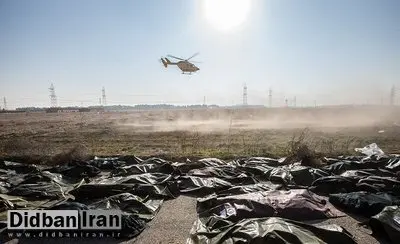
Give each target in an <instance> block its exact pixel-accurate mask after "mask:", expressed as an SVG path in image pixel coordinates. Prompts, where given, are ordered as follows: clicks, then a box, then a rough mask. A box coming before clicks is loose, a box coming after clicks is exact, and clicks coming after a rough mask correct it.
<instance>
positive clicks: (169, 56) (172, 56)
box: [167, 55, 184, 61]
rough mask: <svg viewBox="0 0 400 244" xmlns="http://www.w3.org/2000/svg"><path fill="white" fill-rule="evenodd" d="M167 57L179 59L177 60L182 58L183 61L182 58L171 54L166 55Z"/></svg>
mask: <svg viewBox="0 0 400 244" xmlns="http://www.w3.org/2000/svg"><path fill="white" fill-rule="evenodd" d="M167 56H168V57H170V58H175V59H179V60H182V61H184V59H183V58H178V57H175V56H172V55H167Z"/></svg>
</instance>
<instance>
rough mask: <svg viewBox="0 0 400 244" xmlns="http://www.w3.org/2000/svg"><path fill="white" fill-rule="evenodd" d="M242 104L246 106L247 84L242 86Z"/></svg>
mask: <svg viewBox="0 0 400 244" xmlns="http://www.w3.org/2000/svg"><path fill="white" fill-rule="evenodd" d="M243 106H247V85H246V84H244V87H243Z"/></svg>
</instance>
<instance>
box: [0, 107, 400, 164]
mask: <svg viewBox="0 0 400 244" xmlns="http://www.w3.org/2000/svg"><path fill="white" fill-rule="evenodd" d="M397 121H399V122H398V123H397ZM399 125H400V109H398V108H387V107H386V108H384V107H355V108H352V107H344V108H340V107H339V108H308V109H302V108H296V109H295V108H280V109H236V110H228V109H203V110H186V111H178V110H176V111H172V110H170V111H138V112H105V113H94V112H93V113H90V112H89V113H59V114H57V113H22V114H0V157H24V156H27V157H31V158H35V157H37V158H40V157H42V156H54V155H57V154H60V153H66V152H70V151H71V149H76V150H74V153H75V154H79V155H119V154H134V155H137V156H163V157H171V158H184V157H191V158H196V157H219V158H234V157H238V156H250V155H251V156H272V155H273V156H286V154H287V153H288V152H287V149H288V143H289V142H290V141H292V140H294V139H295V138H296V137H299V136H300V135H302V136H303V137H302V140H303V141H304V143H306V144H307V145H308V146H309V147H310V148H311V149H313V150H314V151H316V152H319V153H322V154H326V155H336V154H354V153H355V152H354V148H355V147H363V146H365V145H367V144H369V143H372V142H376V143H377V144H378V145H379V147H381V148H382V149H383V150H384V152H387V153H398V152H400V143H398V142H399V141H400V139H399V138H400V137H399V135H400V126H399ZM306 128H308V129H307V132H306V133H305V129H306Z"/></svg>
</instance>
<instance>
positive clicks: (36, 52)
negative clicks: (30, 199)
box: [0, 0, 400, 108]
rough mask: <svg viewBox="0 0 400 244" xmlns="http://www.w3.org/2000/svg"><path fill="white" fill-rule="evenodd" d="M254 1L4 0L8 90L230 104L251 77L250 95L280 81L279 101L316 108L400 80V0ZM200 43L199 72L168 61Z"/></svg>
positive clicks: (42, 101) (378, 91)
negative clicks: (189, 72) (222, 3)
mask: <svg viewBox="0 0 400 244" xmlns="http://www.w3.org/2000/svg"><path fill="white" fill-rule="evenodd" d="M215 1H218V0H214V2H215ZM238 1H239V2H241V1H240V0H238ZM243 1H244V3H237V4H239V7H237V6H236V7H235V6H234V5H236V4H235V3H231V4H226V3H225V6H223V8H221V7H218V6H217V5H215V4H214V5H215V6H208V7H205V4H206V2H205V1H201V0H197V1H195V0H169V1H162V0H158V1H156V0H135V1H134V0H130V1H114V0H109V1H103V0H92V1H89V0H67V1H61V0H35V1H31V0H1V1H0V96H1V97H3V96H5V97H6V98H7V101H8V105H9V108H15V107H18V106H49V105H50V98H49V91H48V88H49V87H50V83H51V82H53V83H54V86H55V89H56V95H57V96H58V101H59V102H58V103H59V105H62V106H67V105H81V104H83V105H96V104H98V100H99V97H100V96H101V89H102V87H103V86H104V87H105V89H106V94H107V100H108V101H107V102H108V104H132V105H134V104H138V103H153V104H154V103H173V104H193V103H196V104H200V103H203V97H204V96H206V98H207V103H208V104H211V103H212V104H220V105H231V104H233V103H235V104H237V103H241V102H242V89H243V84H244V83H246V84H247V86H248V103H249V104H265V105H266V104H268V89H269V88H270V87H271V88H272V90H273V103H274V105H282V104H283V102H284V98H285V97H288V98H290V99H291V98H293V97H294V96H296V97H297V104H298V105H313V104H314V100H317V103H318V104H339V103H349V102H353V103H365V102H370V103H372V102H375V103H376V102H380V101H381V99H383V100H384V101H385V102H387V101H388V94H389V90H390V87H391V85H392V84H395V85H398V87H399V89H400V14H399V13H400V1H398V0H393V1H389V0H387V1H385V0H351V1H349V0H335V1H328V0H303V1H299V0H292V1H289V0H274V1H272V0H254V1H250V0H243ZM228 2H229V1H228ZM233 2H235V1H233ZM236 2H237V1H236ZM245 2H250V7H249V9H248V11H247V12H246V11H245V10H246V9H247V8H246V7H245V6H244V5H243V6H240V4H246V3H245ZM232 11H233V13H232ZM210 15H214V18H212V17H213V16H211V17H209V18H208V17H207V16H210ZM240 21H242V22H241V24H240V25H238V26H229V24H234V23H236V22H240ZM222 27H226V28H225V29H227V28H228V27H232V28H231V29H228V30H225V29H224V30H222V29H221V28H222ZM196 52H199V53H200V54H199V55H198V56H197V57H195V58H194V60H195V61H201V62H202V63H200V64H197V65H198V66H199V68H200V71H199V72H198V73H197V74H195V75H192V76H187V75H182V74H181V72H180V70H179V69H178V67H176V66H171V67H168V68H167V69H165V68H164V67H163V66H162V64H161V63H160V62H159V59H160V57H161V56H165V55H167V54H171V55H175V56H179V57H184V58H186V57H190V56H191V55H192V54H194V53H196ZM399 94H400V93H399ZM0 105H1V106H2V105H3V104H2V103H1V104H0Z"/></svg>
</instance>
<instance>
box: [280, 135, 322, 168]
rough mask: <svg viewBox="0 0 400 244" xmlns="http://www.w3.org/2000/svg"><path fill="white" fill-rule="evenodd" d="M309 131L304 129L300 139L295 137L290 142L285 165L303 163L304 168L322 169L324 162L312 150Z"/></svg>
mask: <svg viewBox="0 0 400 244" xmlns="http://www.w3.org/2000/svg"><path fill="white" fill-rule="evenodd" d="M308 139H309V129H308V128H306V129H304V130H303V131H302V132H301V133H300V135H299V136H298V137H296V136H295V135H293V137H292V140H291V141H289V143H288V146H287V149H286V151H287V155H288V156H287V158H286V160H285V162H284V163H287V164H290V163H294V162H299V161H300V162H301V164H302V165H304V166H312V167H320V166H322V165H323V163H322V161H321V160H319V159H318V157H317V153H316V152H315V150H312V149H310V145H309V143H307V140H308Z"/></svg>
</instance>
